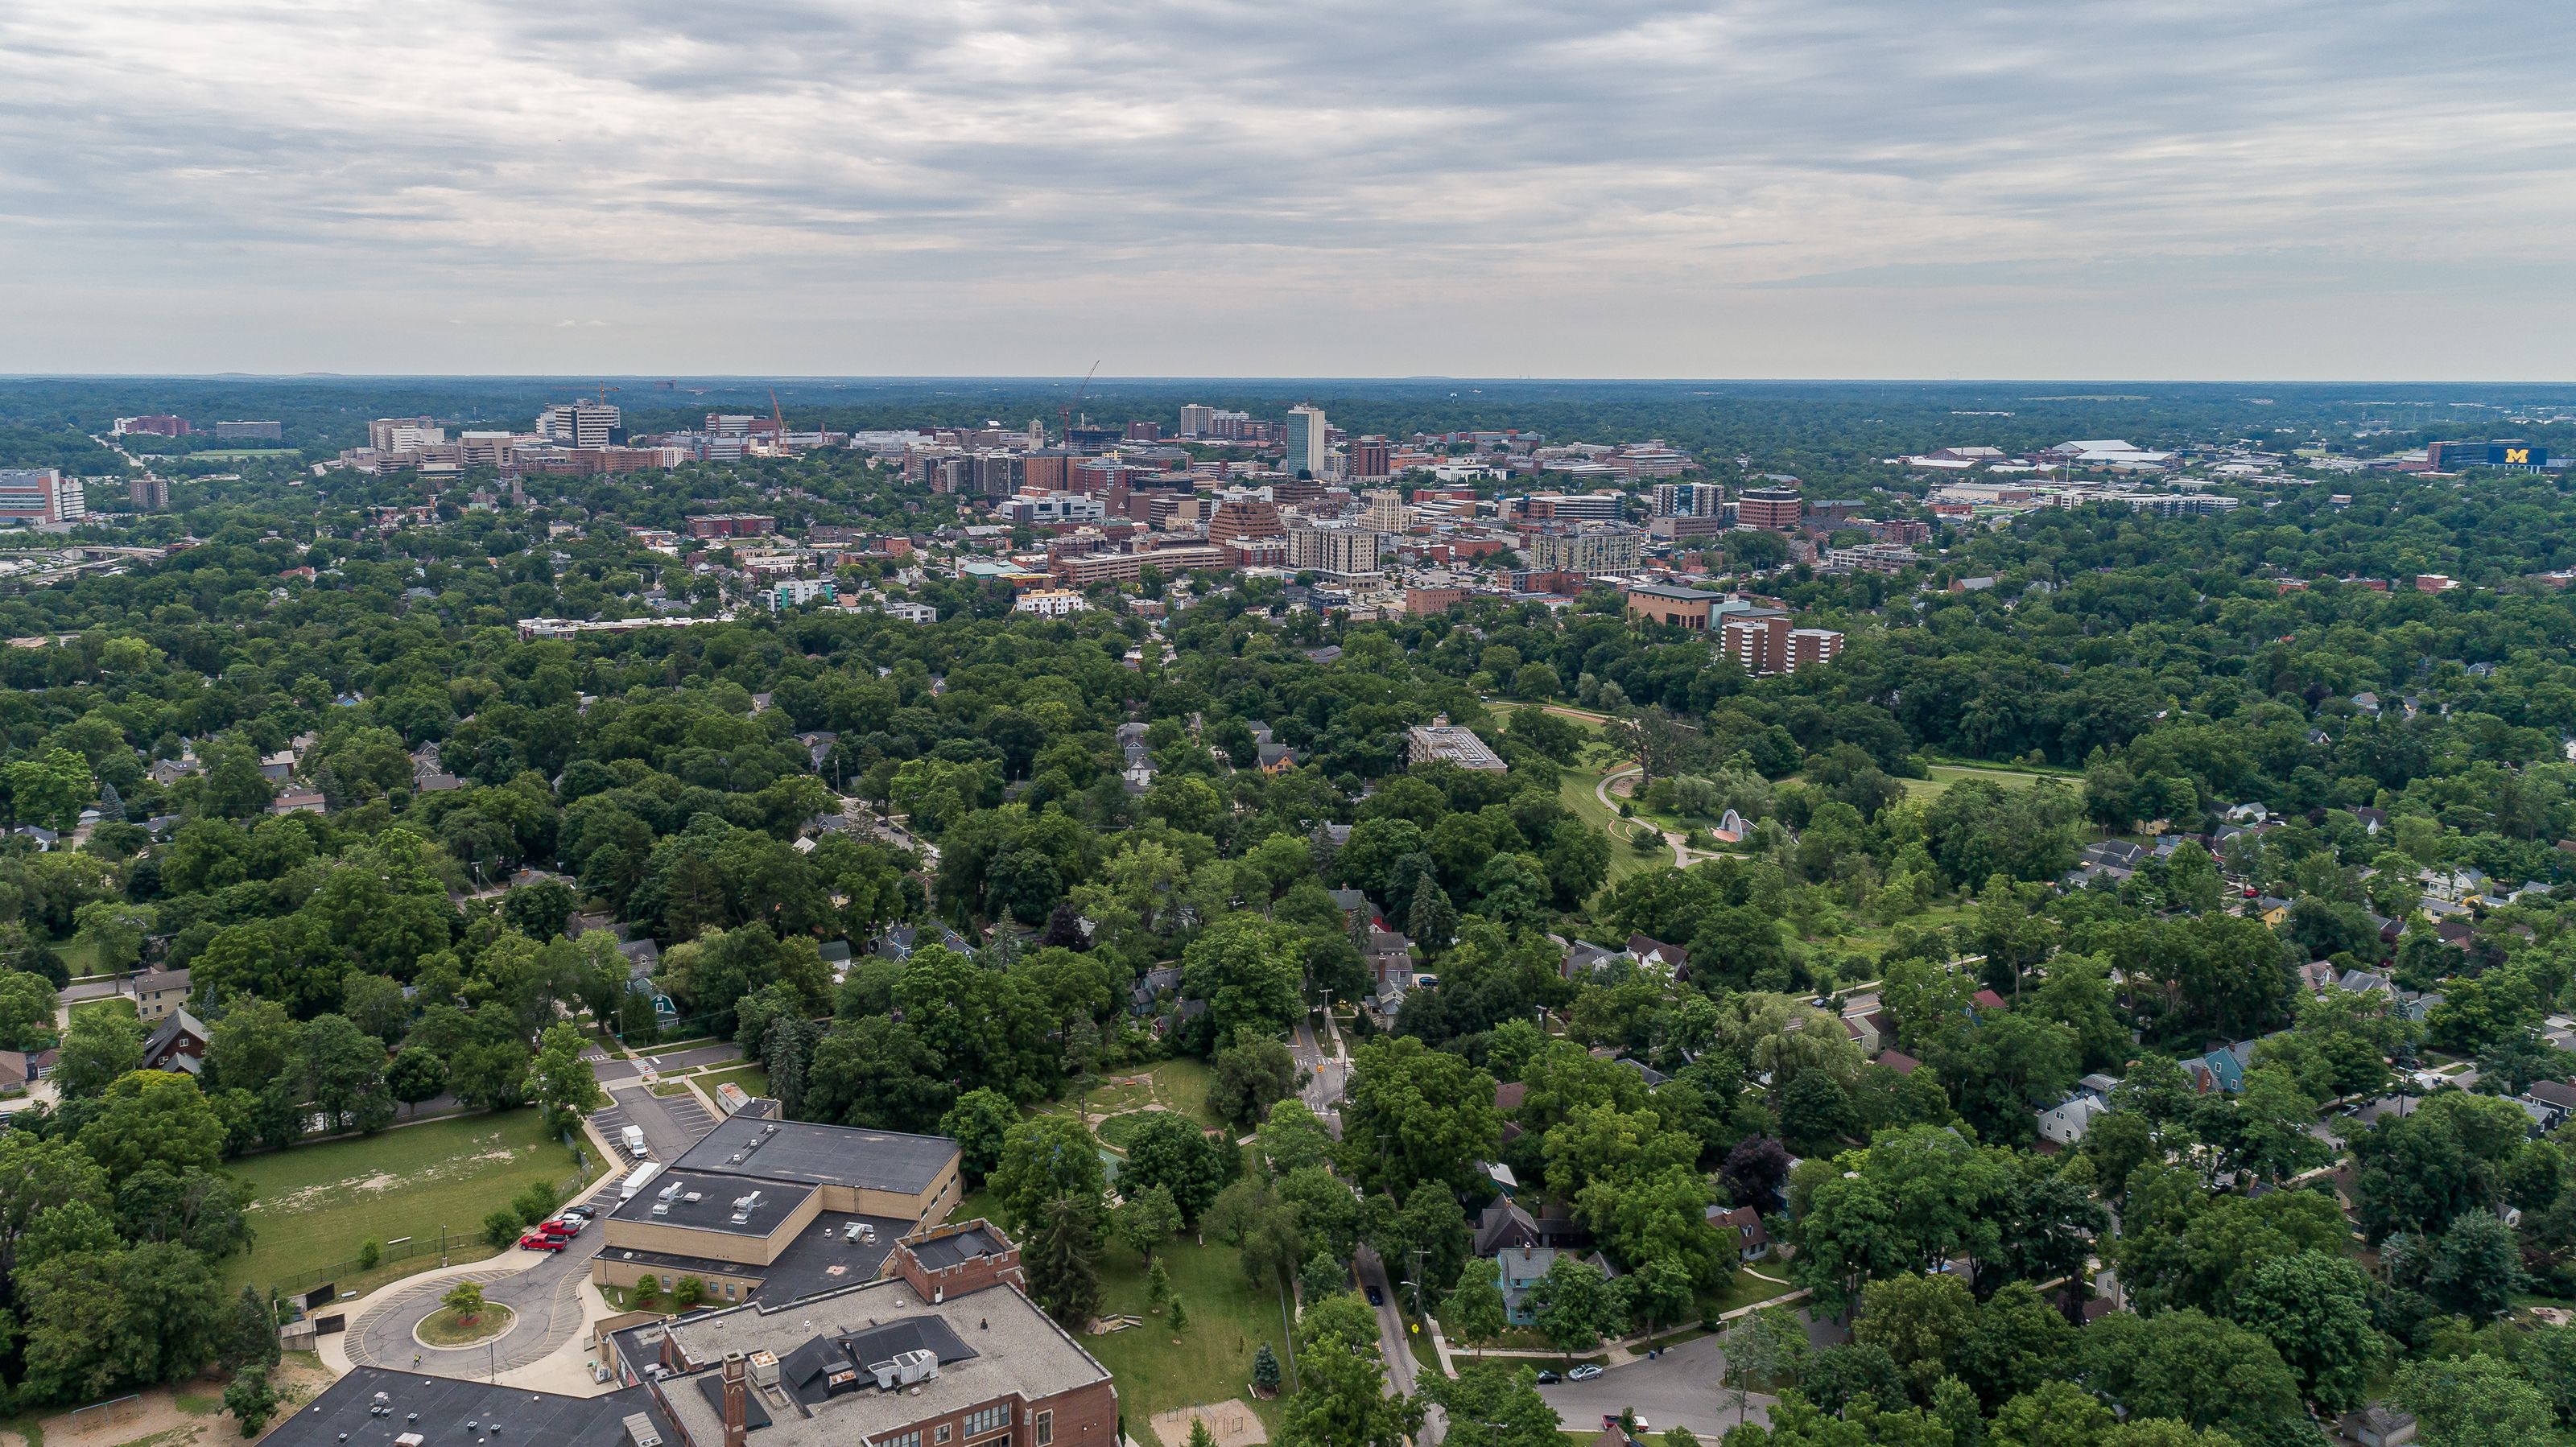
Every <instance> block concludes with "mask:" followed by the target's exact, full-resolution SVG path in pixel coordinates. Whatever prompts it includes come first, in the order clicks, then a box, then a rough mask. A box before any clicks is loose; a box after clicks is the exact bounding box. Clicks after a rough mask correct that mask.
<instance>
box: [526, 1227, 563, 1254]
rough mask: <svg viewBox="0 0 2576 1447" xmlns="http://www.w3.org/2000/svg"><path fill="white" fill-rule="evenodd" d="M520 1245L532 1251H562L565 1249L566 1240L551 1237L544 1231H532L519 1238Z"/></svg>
mask: <svg viewBox="0 0 2576 1447" xmlns="http://www.w3.org/2000/svg"><path fill="white" fill-rule="evenodd" d="M519 1244H520V1245H522V1246H524V1247H526V1248H528V1249H529V1250H531V1251H561V1250H562V1249H564V1238H563V1237H561V1236H549V1235H547V1234H545V1233H544V1232H542V1231H531V1232H529V1233H528V1234H527V1235H525V1236H522V1237H520V1238H519Z"/></svg>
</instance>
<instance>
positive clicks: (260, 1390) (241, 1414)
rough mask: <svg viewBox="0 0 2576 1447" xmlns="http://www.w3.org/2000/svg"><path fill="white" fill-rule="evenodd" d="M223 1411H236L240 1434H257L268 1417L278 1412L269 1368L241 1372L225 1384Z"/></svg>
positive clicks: (235, 1419) (266, 1422)
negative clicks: (269, 1376) (270, 1383)
mask: <svg viewBox="0 0 2576 1447" xmlns="http://www.w3.org/2000/svg"><path fill="white" fill-rule="evenodd" d="M224 1410H225V1411H227V1412H230V1413H232V1414H233V1421H234V1423H235V1424H236V1425H237V1426H238V1427H239V1428H240V1430H241V1435H243V1436H245V1437H256V1436H258V1435H259V1429H260V1428H262V1427H265V1426H267V1425H268V1419H269V1418H271V1417H273V1416H276V1415H277V1391H276V1389H275V1388H274V1387H272V1386H270V1385H269V1380H268V1371H267V1369H266V1368H262V1369H260V1370H258V1371H253V1372H242V1373H240V1374H238V1375H236V1376H235V1377H234V1378H233V1379H232V1380H231V1381H230V1382H228V1383H226V1384H225V1386H224Z"/></svg>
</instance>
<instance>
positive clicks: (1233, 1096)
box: [1208, 836, 1297, 1130]
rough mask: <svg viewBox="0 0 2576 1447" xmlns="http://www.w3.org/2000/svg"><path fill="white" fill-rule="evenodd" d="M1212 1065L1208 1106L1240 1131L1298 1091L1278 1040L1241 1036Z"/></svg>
mask: <svg viewBox="0 0 2576 1447" xmlns="http://www.w3.org/2000/svg"><path fill="white" fill-rule="evenodd" d="M1273 837H1274V838H1275V837H1278V836H1273ZM1210 1064H1212V1065H1214V1066H1215V1068H1216V1077H1215V1079H1213V1080H1211V1081H1210V1082H1209V1083H1208V1108H1209V1109H1210V1110H1213V1111H1215V1112H1216V1113H1217V1118H1218V1119H1220V1120H1223V1121H1225V1122H1226V1123H1228V1124H1229V1125H1232V1126H1233V1127H1234V1128H1236V1129H1237V1130H1251V1129H1253V1128H1254V1127H1256V1126H1258V1125H1260V1124H1261V1123H1262V1122H1263V1121H1265V1120H1267V1119H1269V1117H1270V1108H1271V1107H1272V1106H1273V1105H1276V1104H1277V1103H1278V1102H1280V1101H1283V1100H1286V1099H1287V1098H1288V1097H1289V1096H1291V1095H1293V1094H1295V1093H1296V1090H1297V1062H1296V1061H1295V1060H1294V1059H1292V1058H1290V1056H1289V1054H1288V1047H1287V1046H1286V1045H1283V1044H1281V1043H1280V1042H1278V1041H1276V1040H1266V1039H1260V1038H1242V1039H1238V1040H1236V1042H1235V1043H1234V1044H1233V1045H1231V1046H1229V1047H1227V1048H1226V1049H1223V1050H1220V1051H1218V1052H1217V1053H1216V1055H1215V1058H1214V1059H1213V1060H1212V1061H1210Z"/></svg>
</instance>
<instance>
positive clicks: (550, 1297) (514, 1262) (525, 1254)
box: [341, 1226, 607, 1377]
mask: <svg viewBox="0 0 2576 1447" xmlns="http://www.w3.org/2000/svg"><path fill="white" fill-rule="evenodd" d="M605 1239H607V1238H606V1234H605V1233H604V1232H603V1231H602V1230H601V1228H599V1227H597V1226H593V1227H591V1228H590V1229H589V1230H587V1231H584V1232H582V1233H581V1235H579V1236H577V1237H575V1238H574V1239H573V1244H572V1245H571V1246H570V1247H569V1248H567V1249H565V1250H563V1251H559V1252H547V1251H524V1250H519V1249H517V1248H515V1247H514V1248H512V1249H511V1250H508V1251H505V1252H503V1253H501V1254H500V1255H499V1256H496V1257H494V1258H492V1260H490V1261H478V1262H475V1263H474V1264H473V1265H471V1266H468V1267H465V1268H463V1269H460V1270H453V1271H442V1272H438V1273H435V1274H433V1275H431V1276H427V1277H413V1278H411V1279H409V1280H407V1281H405V1282H403V1283H401V1284H400V1288H399V1289H396V1290H391V1291H387V1292H385V1293H382V1294H380V1295H379V1296H378V1297H377V1298H376V1300H375V1302H374V1303H373V1305H371V1306H370V1307H369V1308H368V1310H367V1312H366V1314H365V1315H363V1316H359V1317H357V1318H356V1319H355V1320H353V1321H352V1322H351V1323H350V1326H349V1330H348V1333H347V1335H346V1337H345V1339H344V1341H343V1344H342V1348H341V1349H342V1351H343V1352H344V1353H346V1355H347V1356H348V1359H349V1362H350V1364H351V1365H352V1366H362V1367H392V1368H395V1369H397V1370H402V1371H413V1370H417V1371H422V1372H427V1373H429V1374H430V1375H432V1376H439V1377H488V1376H490V1375H491V1374H493V1373H495V1372H506V1371H509V1370H512V1369H513V1368H517V1367H523V1366H527V1365H529V1364H530V1363H532V1362H537V1361H540V1360H543V1359H544V1358H546V1357H549V1356H552V1355H553V1354H554V1352H555V1349H556V1348H558V1347H560V1346H562V1345H563V1344H564V1343H565V1342H567V1341H569V1340H571V1339H572V1337H573V1335H574V1333H575V1332H576V1331H578V1330H579V1328H580V1326H581V1323H582V1318H583V1308H582V1302H581V1289H582V1286H583V1284H584V1283H585V1282H587V1281H588V1280H589V1279H590V1259H591V1258H592V1257H594V1256H596V1255H598V1254H599V1248H600V1243H601V1242H602V1241H604V1240H605ZM459 1281H474V1282H480V1283H481V1284H482V1286H483V1295H484V1298H485V1299H486V1300H488V1301H494V1302H498V1303H499V1304H501V1305H503V1306H506V1307H508V1308H510V1310H512V1311H513V1312H516V1313H517V1314H518V1318H519V1319H518V1324H517V1325H516V1326H513V1327H512V1328H511V1329H510V1331H509V1333H508V1334H507V1335H505V1336H503V1337H501V1338H500V1339H499V1340H498V1341H496V1342H492V1343H488V1344H482V1345H476V1346H470V1347H458V1348H453V1349H442V1348H438V1347H424V1346H422V1345H421V1344H420V1342H419V1341H418V1339H416V1338H415V1337H413V1335H412V1328H413V1327H415V1326H418V1325H419V1324H420V1319H421V1318H422V1317H425V1316H427V1315H429V1314H430V1313H431V1312H433V1311H436V1310H437V1309H438V1299H439V1298H440V1297H441V1296H444V1295H446V1294H447V1291H448V1288H450V1287H452V1286H454V1285H455V1284H456V1283H457V1282H459Z"/></svg>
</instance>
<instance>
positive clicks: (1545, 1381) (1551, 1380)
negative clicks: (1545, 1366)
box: [1538, 1372, 1565, 1387]
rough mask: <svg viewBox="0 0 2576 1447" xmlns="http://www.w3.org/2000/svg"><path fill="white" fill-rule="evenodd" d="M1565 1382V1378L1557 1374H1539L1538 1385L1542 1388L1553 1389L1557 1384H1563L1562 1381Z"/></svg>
mask: <svg viewBox="0 0 2576 1447" xmlns="http://www.w3.org/2000/svg"><path fill="white" fill-rule="evenodd" d="M1564 1380H1565V1378H1563V1377H1561V1376H1559V1375H1557V1374H1556V1373H1554V1372H1541V1373H1539V1374H1538V1384H1539V1385H1540V1386H1542V1387H1553V1386H1555V1385H1556V1384H1557V1383H1559V1382H1561V1381H1564Z"/></svg>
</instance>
